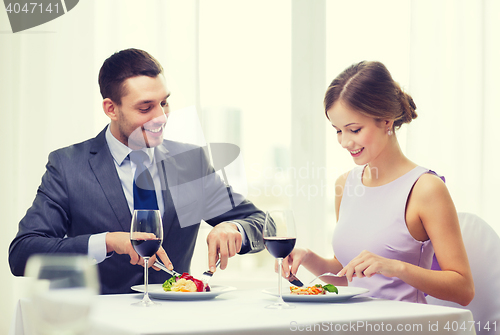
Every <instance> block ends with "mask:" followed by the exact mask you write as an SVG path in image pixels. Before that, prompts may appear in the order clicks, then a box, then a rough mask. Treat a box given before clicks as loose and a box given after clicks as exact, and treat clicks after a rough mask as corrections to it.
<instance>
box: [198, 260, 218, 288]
mask: <svg viewBox="0 0 500 335" xmlns="http://www.w3.org/2000/svg"><path fill="white" fill-rule="evenodd" d="M219 264H220V258H219V259H218V260H217V263H215V268H216V269H217V267H218V266H219ZM214 272H215V271H214ZM213 275H214V273H213V272H212V271H210V270H207V271H205V272H203V274H202V279H201V280H202V281H203V282H204V283H205V284H208V282H209V281H210V279H212V276H213Z"/></svg>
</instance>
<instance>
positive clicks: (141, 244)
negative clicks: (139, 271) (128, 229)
mask: <svg viewBox="0 0 500 335" xmlns="http://www.w3.org/2000/svg"><path fill="white" fill-rule="evenodd" d="M130 242H132V246H133V247H134V250H135V252H137V253H138V254H139V256H141V257H142V258H145V257H153V255H154V254H156V252H157V251H158V249H160V245H161V239H159V238H156V239H152V240H130Z"/></svg>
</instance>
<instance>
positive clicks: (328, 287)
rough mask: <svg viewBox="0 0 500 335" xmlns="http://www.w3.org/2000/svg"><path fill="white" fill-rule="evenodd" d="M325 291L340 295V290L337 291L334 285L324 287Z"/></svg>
mask: <svg viewBox="0 0 500 335" xmlns="http://www.w3.org/2000/svg"><path fill="white" fill-rule="evenodd" d="M323 289H325V290H326V291H328V292H333V293H337V294H339V290H338V289H337V287H336V286H335V285H332V284H326V285H323Z"/></svg>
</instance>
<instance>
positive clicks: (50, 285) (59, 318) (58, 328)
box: [25, 254, 99, 335]
mask: <svg viewBox="0 0 500 335" xmlns="http://www.w3.org/2000/svg"><path fill="white" fill-rule="evenodd" d="M25 276H26V277H30V281H29V291H28V292H29V297H30V299H29V301H28V305H27V306H26V307H27V314H28V319H29V320H31V321H29V322H27V323H26V324H27V325H29V327H33V333H36V334H42V335H49V334H50V335H53V334H58V335H60V334H65V335H70V334H71V335H76V334H87V332H88V331H89V330H90V324H89V318H90V314H91V310H92V305H93V302H94V298H95V297H96V296H97V294H99V281H98V275H97V268H96V265H95V264H94V263H91V261H90V260H89V259H88V256H87V255H74V254H73V255H66V254H46V255H41V254H39V255H33V256H31V257H30V258H29V259H28V262H27V264H26V271H25Z"/></svg>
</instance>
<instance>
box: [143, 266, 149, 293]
mask: <svg viewBox="0 0 500 335" xmlns="http://www.w3.org/2000/svg"><path fill="white" fill-rule="evenodd" d="M148 261H149V257H144V298H145V299H149V293H148V283H149V280H148V272H149V271H148Z"/></svg>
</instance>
